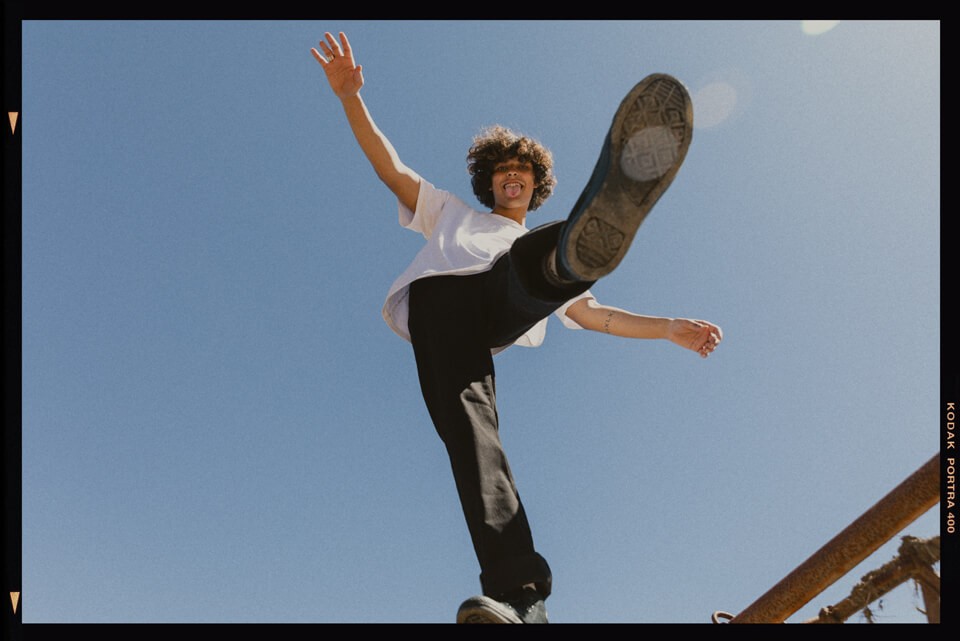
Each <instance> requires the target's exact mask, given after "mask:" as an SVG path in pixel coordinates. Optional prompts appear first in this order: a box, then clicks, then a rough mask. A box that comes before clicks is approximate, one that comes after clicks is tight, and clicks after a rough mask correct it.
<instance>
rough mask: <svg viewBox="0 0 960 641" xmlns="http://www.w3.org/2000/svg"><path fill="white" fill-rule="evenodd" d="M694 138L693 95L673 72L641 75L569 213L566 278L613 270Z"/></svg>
mask: <svg viewBox="0 0 960 641" xmlns="http://www.w3.org/2000/svg"><path fill="white" fill-rule="evenodd" d="M692 138H693V102H692V101H691V100H690V95H689V94H688V93H687V90H686V88H685V87H684V86H683V84H682V83H680V81H678V80H677V79H675V78H673V77H671V76H668V75H666V74H654V75H651V76H648V77H646V78H644V79H643V80H641V81H640V82H639V83H638V84H637V85H636V86H635V87H634V88H633V89H632V90H631V91H630V93H628V94H627V96H626V98H624V99H623V102H621V103H620V108H619V109H618V110H617V113H616V115H615V116H614V117H613V124H612V125H611V126H610V131H609V132H608V133H607V138H606V140H605V141H604V143H603V149H602V150H601V152H600V159H599V160H598V161H597V165H596V167H595V168H594V170H593V175H592V176H591V177H590V181H589V182H588V183H587V186H586V187H585V188H584V190H583V192H582V193H581V194H580V198H579V199H578V200H577V203H576V204H575V205H574V206H573V211H572V213H571V214H570V216H569V217H568V218H567V221H566V224H565V225H564V229H563V232H561V235H560V243H559V246H558V251H557V256H558V260H557V263H558V267H559V270H560V275H561V276H562V277H563V278H566V279H573V280H581V281H594V280H597V279H598V278H600V277H601V276H606V275H607V274H609V273H610V272H612V271H613V270H614V269H615V268H616V267H617V265H619V264H620V261H621V260H622V259H623V257H624V255H625V254H626V253H627V249H628V248H629V247H630V243H631V242H632V241H633V237H634V235H635V234H636V233H637V229H638V228H639V227H640V223H642V222H643V219H644V218H646V216H647V214H648V213H649V212H650V210H651V209H652V208H653V206H654V204H655V203H656V202H657V200H659V199H660V196H662V195H663V192H665V191H666V190H667V187H669V186H670V183H671V182H673V178H674V176H676V174H677V171H678V170H679V169H680V165H681V164H682V163H683V159H684V158H685V157H686V155H687V149H688V148H689V147H690V141H691V139H692Z"/></svg>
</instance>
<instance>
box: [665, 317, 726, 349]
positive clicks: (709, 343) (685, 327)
mask: <svg viewBox="0 0 960 641" xmlns="http://www.w3.org/2000/svg"><path fill="white" fill-rule="evenodd" d="M667 339H668V340H670V341H671V342H673V343H676V344H677V345H679V346H680V347H685V348H687V349H689V350H692V351H694V352H697V353H698V354H700V356H702V357H703V358H706V357H707V356H709V355H710V354H711V353H712V352H713V350H715V349H716V348H717V345H719V344H720V341H722V340H723V331H722V330H721V329H720V328H719V327H717V326H716V325H714V324H713V323H708V322H707V321H704V320H692V319H689V318H674V319H673V320H671V321H670V326H669V327H668V328H667Z"/></svg>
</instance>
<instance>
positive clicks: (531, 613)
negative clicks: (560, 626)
mask: <svg viewBox="0 0 960 641" xmlns="http://www.w3.org/2000/svg"><path fill="white" fill-rule="evenodd" d="M501 598H502V599H503V600H497V599H492V598H490V597H487V596H474V597H470V598H469V599H467V600H466V601H464V602H463V604H461V605H460V609H459V610H458V611H457V623H548V621H547V608H546V606H545V605H544V603H543V598H542V597H541V596H540V595H539V594H538V593H537V591H536V590H531V589H529V588H525V589H523V590H520V591H519V592H517V593H516V594H515V595H504V596H503V597H501Z"/></svg>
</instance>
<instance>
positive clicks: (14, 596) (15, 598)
mask: <svg viewBox="0 0 960 641" xmlns="http://www.w3.org/2000/svg"><path fill="white" fill-rule="evenodd" d="M10 603H12V604H13V613H14V614H16V613H17V604H18V603H20V593H19V592H11V593H10Z"/></svg>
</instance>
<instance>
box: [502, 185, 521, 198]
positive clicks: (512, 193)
mask: <svg viewBox="0 0 960 641" xmlns="http://www.w3.org/2000/svg"><path fill="white" fill-rule="evenodd" d="M503 190H504V191H505V192H506V193H507V196H508V197H509V198H516V197H517V196H519V195H520V185H517V184H515V183H514V184H510V185H505V186H504V188H503Z"/></svg>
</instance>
